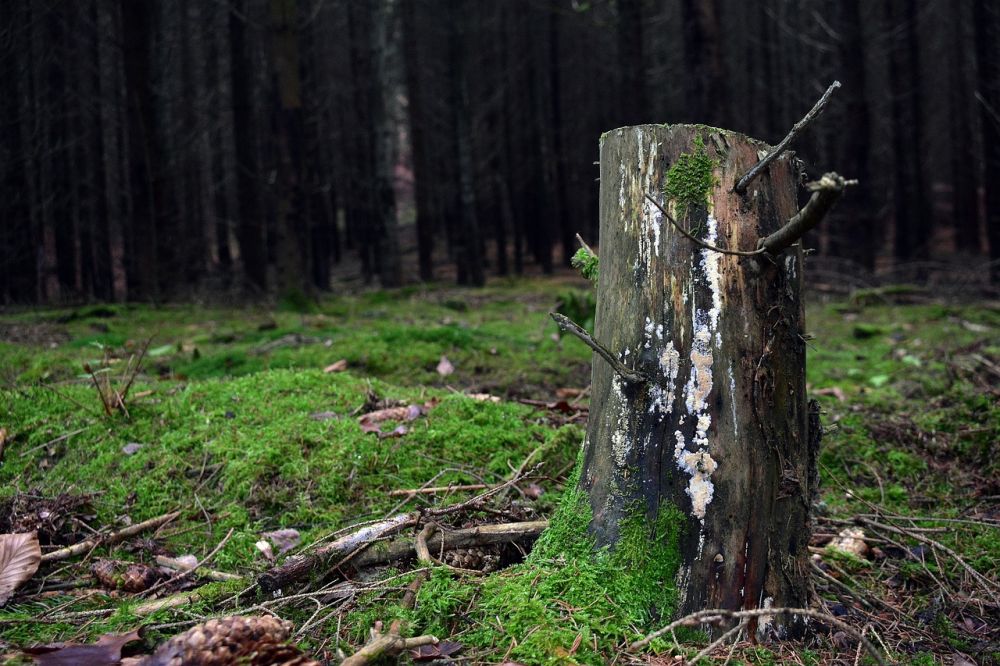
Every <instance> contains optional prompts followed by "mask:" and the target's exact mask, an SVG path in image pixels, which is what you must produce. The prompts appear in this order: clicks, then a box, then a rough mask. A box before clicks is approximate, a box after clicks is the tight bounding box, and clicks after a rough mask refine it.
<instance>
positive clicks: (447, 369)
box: [437, 356, 455, 377]
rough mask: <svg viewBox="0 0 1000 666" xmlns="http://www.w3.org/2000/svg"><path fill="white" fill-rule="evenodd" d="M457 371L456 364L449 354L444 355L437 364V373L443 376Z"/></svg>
mask: <svg viewBox="0 0 1000 666" xmlns="http://www.w3.org/2000/svg"><path fill="white" fill-rule="evenodd" d="M453 372H455V366H453V365H452V364H451V361H449V360H448V357H447V356H442V357H441V360H440V361H438V364H437V373H438V374H439V375H441V376H442V377H447V376H448V375H450V374H451V373H453Z"/></svg>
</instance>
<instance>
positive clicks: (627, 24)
mask: <svg viewBox="0 0 1000 666" xmlns="http://www.w3.org/2000/svg"><path fill="white" fill-rule="evenodd" d="M643 4H645V3H644V2H643V0H618V2H617V8H618V25H617V26H616V28H615V36H616V37H617V40H618V76H619V77H620V81H621V87H620V88H619V91H618V103H619V104H621V109H620V118H621V121H620V122H621V123H622V124H624V125H635V124H638V123H641V122H643V121H644V120H649V118H648V114H649V108H648V104H649V95H648V94H647V93H648V91H647V86H648V83H647V77H646V56H645V50H644V48H643V25H642V6H643ZM554 15H555V12H553V16H554ZM552 20H553V21H554V20H555V19H554V18H553V19H552Z"/></svg>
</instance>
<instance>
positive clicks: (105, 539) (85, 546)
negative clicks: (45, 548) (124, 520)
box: [42, 511, 181, 562]
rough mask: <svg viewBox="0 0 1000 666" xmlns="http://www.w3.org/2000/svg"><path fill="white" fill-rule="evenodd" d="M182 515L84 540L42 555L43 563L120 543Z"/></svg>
mask: <svg viewBox="0 0 1000 666" xmlns="http://www.w3.org/2000/svg"><path fill="white" fill-rule="evenodd" d="M179 515H181V512H180V511H174V512H172V513H168V514H165V515H162V516H158V517H156V518H150V519H149V520H144V521H143V522H141V523H136V524H135V525H129V526H128V527H125V528H123V529H120V530H118V531H117V532H111V533H110V534H108V535H107V536H96V537H91V538H89V539H84V540H83V541H81V542H79V543H75V544H73V545H72V546H66V547H65V548H60V549H59V550H54V551H52V552H51V553H45V554H44V555H42V562H54V561H56V560H65V559H67V558H69V557H73V556H74V555H80V554H81V553H85V552H87V551H89V550H91V549H93V548H95V547H96V546H98V545H100V544H114V543H118V542H119V541H121V540H123V539H127V538H128V537H131V536H135V535H136V534H139V533H140V532H144V531H146V530H150V529H156V528H158V527H162V526H163V525H166V524H167V523H169V522H170V521H171V520H173V519H174V518H176V517H177V516H179Z"/></svg>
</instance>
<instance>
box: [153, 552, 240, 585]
mask: <svg viewBox="0 0 1000 666" xmlns="http://www.w3.org/2000/svg"><path fill="white" fill-rule="evenodd" d="M156 563H157V564H159V565H160V566H161V567H166V568H167V569H173V570H174V571H187V570H189V569H193V568H194V567H195V566H197V564H195V565H191V564H188V563H187V562H185V561H184V560H180V559H177V558H176V557H167V556H165V555H157V556H156ZM199 568H200V570H201V575H202V576H203V577H205V578H208V579H209V580H216V581H226V580H242V579H243V576H240V575H237V574H234V573H229V572H227V571H216V570H215V569H206V568H204V567H199Z"/></svg>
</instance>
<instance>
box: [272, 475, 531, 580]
mask: <svg viewBox="0 0 1000 666" xmlns="http://www.w3.org/2000/svg"><path fill="white" fill-rule="evenodd" d="M532 471H533V470H532ZM529 475H530V472H529ZM522 478H523V477H512V478H511V479H508V480H507V481H506V482H504V483H502V484H500V485H498V486H494V487H493V488H490V489H489V490H487V491H486V492H483V493H480V494H479V495H476V496H475V497H472V498H471V499H468V500H466V501H464V502H460V503H458V504H452V505H449V506H445V507H441V508H438V509H425V510H424V511H411V512H409V513H403V514H399V515H397V516H393V517H391V518H387V519H385V520H380V521H378V522H375V523H372V524H369V525H367V526H365V527H362V528H361V529H359V530H357V531H355V532H351V533H349V534H346V535H344V536H342V537H340V538H339V539H337V540H336V541H334V542H332V543H330V544H327V545H325V546H322V547H320V548H317V549H316V550H314V551H313V552H311V553H303V554H299V555H293V556H292V557H289V558H288V559H287V560H285V561H284V562H283V563H282V564H281V565H279V566H276V567H272V568H271V569H268V570H267V571H265V572H264V573H262V574H261V575H260V576H258V578H257V584H258V585H259V586H260V588H261V589H262V590H264V591H265V592H272V593H273V592H277V591H278V590H280V589H282V588H283V587H284V586H285V585H288V584H290V583H293V582H295V581H297V580H300V579H302V578H304V577H306V576H308V575H309V574H310V573H311V572H312V571H314V570H316V569H320V568H324V567H328V565H330V564H331V563H332V567H329V568H337V567H339V566H341V565H342V564H345V563H346V562H347V561H348V560H350V559H352V558H355V557H356V556H357V555H358V554H360V553H361V552H362V551H364V549H365V548H367V547H368V546H370V545H371V544H372V543H374V542H375V541H377V540H380V539H384V538H385V537H387V536H391V535H393V534H395V533H397V532H399V531H400V530H402V529H405V528H407V527H414V526H416V525H418V524H419V523H420V520H421V518H423V517H425V516H426V517H437V516H445V515H449V514H453V513H459V512H461V511H465V510H466V509H468V508H470V507H474V506H477V505H479V504H481V503H482V502H484V501H486V500H487V499H489V498H490V497H493V496H494V495H496V494H497V493H500V492H502V491H503V490H505V489H506V488H509V487H510V486H512V485H514V484H515V483H517V482H518V481H520V480H521V479H522Z"/></svg>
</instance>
